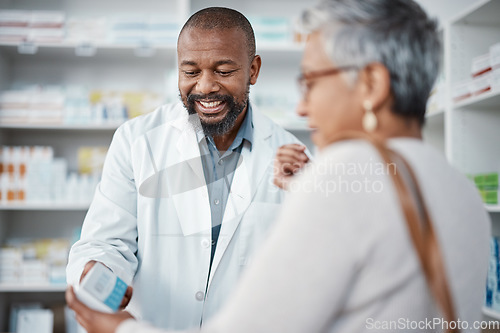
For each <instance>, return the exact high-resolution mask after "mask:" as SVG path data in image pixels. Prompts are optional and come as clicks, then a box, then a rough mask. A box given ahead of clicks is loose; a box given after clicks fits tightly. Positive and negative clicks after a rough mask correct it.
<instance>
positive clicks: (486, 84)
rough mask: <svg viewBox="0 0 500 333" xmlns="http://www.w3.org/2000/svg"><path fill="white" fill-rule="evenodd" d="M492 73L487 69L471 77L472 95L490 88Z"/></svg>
mask: <svg viewBox="0 0 500 333" xmlns="http://www.w3.org/2000/svg"><path fill="white" fill-rule="evenodd" d="M492 79H493V73H492V72H491V71H488V72H486V73H484V74H481V75H480V76H476V77H474V78H473V79H472V84H471V91H472V94H473V95H480V94H482V93H484V92H487V91H490V90H491V85H492Z"/></svg>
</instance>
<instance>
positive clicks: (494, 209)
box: [484, 205, 500, 213]
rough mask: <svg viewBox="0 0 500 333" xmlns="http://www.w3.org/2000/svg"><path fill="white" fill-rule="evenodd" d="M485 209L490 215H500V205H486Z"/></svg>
mask: <svg viewBox="0 0 500 333" xmlns="http://www.w3.org/2000/svg"><path fill="white" fill-rule="evenodd" d="M484 207H485V208H486V210H487V211H488V212H490V213H500V205H484Z"/></svg>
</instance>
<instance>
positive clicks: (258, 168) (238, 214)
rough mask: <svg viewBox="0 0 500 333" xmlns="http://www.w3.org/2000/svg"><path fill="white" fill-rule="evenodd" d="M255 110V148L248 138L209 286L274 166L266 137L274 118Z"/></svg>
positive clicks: (223, 222) (232, 187) (215, 256)
mask: <svg viewBox="0 0 500 333" xmlns="http://www.w3.org/2000/svg"><path fill="white" fill-rule="evenodd" d="M252 114H253V124H254V143H253V145H252V151H251V152H250V149H249V145H250V143H249V142H248V141H246V142H245V143H244V145H245V147H244V149H242V152H241V156H240V160H239V161H238V166H237V168H236V173H235V175H234V178H233V183H232V184H231V192H230V193H229V197H228V200H227V204H226V210H225V212H224V218H223V220H222V225H221V231H220V235H219V240H218V243H217V249H216V251H215V255H214V259H213V262H212V269H211V272H210V279H209V288H210V284H211V282H212V278H213V276H214V274H215V272H216V271H217V267H218V265H219V263H220V261H221V260H222V257H223V255H224V252H225V251H226V249H227V246H228V245H229V242H230V240H231V238H232V237H233V235H234V233H235V231H236V229H237V228H238V225H239V224H240V221H241V218H242V216H243V214H244V213H245V211H246V210H247V208H248V206H249V205H250V203H251V202H252V198H253V196H254V195H255V192H256V190H257V187H258V186H259V184H260V183H261V180H262V177H263V176H264V174H265V171H266V170H267V168H269V167H272V163H271V162H270V161H271V160H272V158H273V154H274V151H273V149H271V146H270V144H269V143H268V142H267V141H266V140H268V138H269V137H270V136H271V135H272V130H271V122H270V121H269V120H266V119H265V118H264V116H263V115H262V114H261V113H260V112H258V110H256V109H255V108H254V109H253V112H252ZM264 186H266V185H264Z"/></svg>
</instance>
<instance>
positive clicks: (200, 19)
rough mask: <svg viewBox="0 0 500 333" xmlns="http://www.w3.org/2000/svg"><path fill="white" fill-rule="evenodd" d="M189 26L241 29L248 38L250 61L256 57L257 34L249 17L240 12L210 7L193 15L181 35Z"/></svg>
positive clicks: (211, 28)
mask: <svg viewBox="0 0 500 333" xmlns="http://www.w3.org/2000/svg"><path fill="white" fill-rule="evenodd" d="M187 28H198V29H206V30H213V29H234V28H237V29H240V30H241V31H242V32H243V34H244V35H245V38H246V44H247V47H248V56H249V58H250V62H251V61H252V60H253V58H254V57H255V35H254V33H253V28H252V25H251V24H250V22H249V21H248V19H247V18H246V17H245V16H244V15H243V14H241V13H240V12H238V11H236V10H234V9H230V8H225V7H208V8H204V9H201V10H199V11H197V12H196V13H194V14H193V15H191V17H190V18H189V19H188V20H187V21H186V23H185V24H184V26H183V27H182V29H181V32H180V34H179V37H180V36H181V35H182V32H183V31H184V30H186V29H187Z"/></svg>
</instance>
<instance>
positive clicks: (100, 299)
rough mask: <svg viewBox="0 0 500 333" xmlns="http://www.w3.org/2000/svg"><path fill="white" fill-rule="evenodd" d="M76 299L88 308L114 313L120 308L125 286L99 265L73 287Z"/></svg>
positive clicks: (104, 267)
mask: <svg viewBox="0 0 500 333" xmlns="http://www.w3.org/2000/svg"><path fill="white" fill-rule="evenodd" d="M74 289H75V294H76V297H78V299H79V300H80V301H82V302H83V303H85V304H86V305H87V306H88V307H90V308H92V309H94V310H98V311H102V312H108V313H109V312H116V311H117V310H118V308H119V307H120V304H121V302H122V299H123V296H124V295H125V292H126V291H127V284H126V283H125V282H123V280H122V279H120V278H119V277H118V276H116V275H115V274H114V273H113V272H112V271H111V270H110V269H108V268H107V267H106V266H104V265H103V264H101V263H96V264H95V265H94V267H92V269H91V270H90V271H89V272H88V273H87V275H85V277H84V278H83V280H82V282H81V283H80V284H79V285H77V286H75V288H74Z"/></svg>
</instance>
